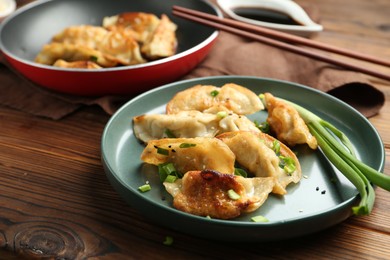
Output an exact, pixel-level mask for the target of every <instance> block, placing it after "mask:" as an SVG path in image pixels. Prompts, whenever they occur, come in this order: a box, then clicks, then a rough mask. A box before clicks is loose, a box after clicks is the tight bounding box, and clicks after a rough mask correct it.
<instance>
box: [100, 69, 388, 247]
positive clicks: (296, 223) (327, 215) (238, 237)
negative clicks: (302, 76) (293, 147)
mask: <svg viewBox="0 0 390 260" xmlns="http://www.w3.org/2000/svg"><path fill="white" fill-rule="evenodd" d="M229 82H233V83H237V84H240V85H242V86H245V87H247V88H249V89H251V90H252V91H254V92H255V93H263V92H266V91H268V92H271V93H273V94H274V95H275V96H278V97H282V98H285V99H288V100H290V101H293V102H296V103H298V104H300V105H302V106H304V107H306V108H307V109H310V110H311V111H312V112H314V113H316V114H317V115H319V116H320V117H323V118H324V119H326V120H328V121H329V122H331V123H333V124H334V125H335V126H336V127H338V128H339V129H341V130H342V131H343V132H344V133H346V134H347V135H348V137H349V138H350V139H351V141H352V143H353V144H354V146H355V148H356V151H357V155H358V157H359V158H360V159H361V160H362V161H363V162H365V163H367V164H368V165H370V166H372V167H373V168H375V169H377V170H380V171H382V170H383V167H384V158H385V154H384V148H383V143H382V141H381V139H380V136H379V135H378V133H377V131H376V130H375V128H374V127H373V126H372V125H371V124H370V123H369V121H368V120H366V118H364V117H363V116H362V115H361V114H360V113H358V112H357V111H356V110H354V109H353V108H351V107H350V106H348V105H347V104H345V103H343V102H341V101H339V100H338V99H336V98H333V97H331V96H329V95H327V94H324V93H322V92H319V91H316V90H313V89H311V88H308V87H305V86H302V85H298V84H295V83H290V82H284V81H277V80H272V79H264V78H256V77H239V76H222V77H209V78H199V79H193V80H187V81H181V82H176V83H172V84H169V85H165V86H162V87H160V88H156V89H153V90H151V91H149V92H146V93H144V94H142V95H140V96H138V97H136V98H134V99H132V100H131V101H129V102H128V103H127V104H125V105H124V106H123V107H122V108H121V109H119V110H118V112H117V113H116V114H115V115H113V116H112V118H111V119H110V121H109V122H108V124H107V126H106V128H105V130H104V133H103V137H102V147H101V148H102V162H103V166H104V168H105V171H106V174H107V177H108V179H109V180H110V182H111V184H112V185H113V187H114V188H115V190H117V192H118V193H119V194H120V195H121V196H122V197H123V199H124V200H126V201H127V202H128V203H129V204H130V205H131V206H132V207H133V208H134V209H136V210H138V211H139V212H140V213H141V214H143V215H145V216H146V217H147V219H148V220H150V221H153V222H154V223H157V224H159V225H162V226H165V227H168V228H172V229H175V230H179V231H182V232H185V233H188V234H191V235H194V236H198V237H203V238H206V239H216V240H224V241H248V242H249V241H251V242H259V241H272V240H281V239H287V238H292V237H297V236H302V235H306V234H310V233H314V232H317V231H319V230H322V229H325V228H328V227H330V226H333V225H335V224H337V223H340V222H342V221H343V220H345V219H346V218H348V217H349V216H350V215H351V207H352V206H353V205H355V204H356V203H357V202H358V201H359V195H358V192H357V190H356V189H355V187H354V186H353V185H352V184H351V183H350V182H349V181H348V180H346V179H345V177H344V176H343V175H342V174H341V173H339V172H338V171H337V170H336V169H334V167H333V166H332V165H331V164H330V163H329V162H328V161H327V159H326V158H325V157H324V156H323V154H322V153H321V152H320V151H318V150H317V151H312V150H310V149H308V148H305V147H299V148H298V149H297V150H298V151H297V152H298V157H299V160H300V162H301V166H302V171H303V175H304V176H305V178H302V181H301V182H300V183H299V184H297V185H290V186H288V194H287V195H285V196H284V197H278V196H274V195H270V197H269V198H268V200H267V201H266V203H265V204H264V205H263V206H262V207H261V208H260V209H258V210H257V211H255V212H254V213H251V214H247V215H243V216H241V217H239V218H237V219H234V220H217V219H208V218H204V217H198V216H193V215H190V214H187V213H183V212H181V211H178V210H176V209H175V208H173V207H172V199H171V197H170V195H169V194H167V193H166V191H165V189H164V187H163V186H162V184H161V183H160V181H159V179H158V176H157V172H156V169H155V168H154V167H148V166H145V165H143V164H142V162H141V160H140V158H139V157H140V154H141V152H142V150H143V147H144V146H143V145H142V144H140V143H139V142H138V140H136V138H135V137H134V135H133V130H132V123H131V121H132V118H133V117H134V116H137V115H141V114H145V113H164V112H165V104H166V103H167V102H168V101H169V100H170V99H171V98H172V97H173V95H174V94H175V93H177V92H178V91H181V90H183V89H186V88H189V87H192V86H194V85H196V84H211V85H216V86H222V85H223V84H225V83H229ZM266 116H267V114H266V112H265V111H262V112H259V113H257V114H255V115H252V116H251V119H253V120H255V119H256V120H258V121H259V122H263V121H264V120H265V118H266ZM146 181H149V182H150V184H151V186H152V190H151V191H149V192H146V193H141V192H139V191H138V187H139V186H141V185H143V184H145V182H146ZM256 215H263V216H265V217H266V218H268V219H269V222H267V223H258V222H257V223H255V222H251V220H250V219H251V217H252V216H256Z"/></svg>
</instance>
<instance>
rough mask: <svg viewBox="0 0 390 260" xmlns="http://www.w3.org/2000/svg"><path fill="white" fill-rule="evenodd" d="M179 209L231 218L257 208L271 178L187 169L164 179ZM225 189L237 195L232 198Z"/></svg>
mask: <svg viewBox="0 0 390 260" xmlns="http://www.w3.org/2000/svg"><path fill="white" fill-rule="evenodd" d="M164 186H165V188H166V190H167V191H168V193H170V194H171V195H172V196H173V206H174V207H175V208H176V209H178V210H181V211H184V212H187V213H190V214H194V215H199V216H209V217H211V218H218V219H232V218H235V217H238V216H239V215H241V214H242V213H245V212H252V211H254V210H256V209H258V208H259V207H260V206H261V205H262V204H263V203H264V201H265V200H266V199H267V197H268V194H269V193H270V192H271V190H272V187H273V179H272V178H243V177H241V176H234V175H231V174H223V173H219V172H216V171H210V170H204V171H190V172H187V173H186V174H185V175H184V177H183V178H182V179H179V180H177V181H175V182H174V183H169V182H164ZM229 190H233V191H234V192H235V193H236V194H238V195H239V196H240V197H239V198H238V199H232V198H231V197H229V195H228V192H229Z"/></svg>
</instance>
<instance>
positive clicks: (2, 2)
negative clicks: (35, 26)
mask: <svg viewBox="0 0 390 260" xmlns="http://www.w3.org/2000/svg"><path fill="white" fill-rule="evenodd" d="M15 10H16V2H15V0H0V22H1V21H2V20H3V19H4V18H6V17H7V16H8V15H10V14H12V13H13V12H14V11H15Z"/></svg>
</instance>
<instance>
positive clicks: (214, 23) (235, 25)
mask: <svg viewBox="0 0 390 260" xmlns="http://www.w3.org/2000/svg"><path fill="white" fill-rule="evenodd" d="M172 13H173V14H174V15H176V16H178V17H181V18H185V19H188V20H191V21H194V22H198V23H201V24H204V25H207V26H211V27H214V28H217V29H220V30H224V31H227V32H230V33H233V34H237V35H240V36H244V37H247V38H250V39H253V40H257V41H260V42H262V43H265V44H268V45H271V46H274V47H277V48H281V49H284V50H287V51H290V52H293V53H296V54H300V55H303V56H306V57H310V58H314V59H317V60H320V61H323V62H327V63H330V64H333V65H337V66H340V67H343V68H348V69H351V70H354V71H358V72H361V73H364V74H367V75H371V76H375V77H377V78H381V79H385V80H389V81H390V75H387V74H384V73H381V72H378V71H376V70H374V69H370V68H367V67H363V66H358V65H355V64H353V63H349V62H347V61H341V60H337V59H335V58H331V57H329V56H325V55H323V54H321V53H318V52H315V51H313V50H310V49H305V48H302V47H301V46H296V45H292V44H291V43H297V44H301V45H305V46H309V47H312V48H316V49H321V50H325V51H329V52H333V53H337V54H341V55H344V56H348V57H352V58H356V59H359V60H363V61H367V62H371V63H375V64H379V65H383V66H387V67H390V62H389V61H387V60H381V59H378V58H376V57H372V56H369V55H364V54H361V53H357V52H353V51H350V50H347V49H342V48H338V47H335V46H331V45H327V44H324V43H319V42H315V41H313V40H309V39H306V38H302V37H298V36H294V35H290V34H287V33H282V32H279V31H276V30H272V29H267V28H263V27H259V26H254V25H250V24H246V23H243V22H239V21H235V20H232V19H228V18H220V17H218V16H216V15H211V14H207V13H203V12H200V11H196V10H191V9H188V8H184V7H180V6H173V11H172ZM263 35H265V36H263ZM271 37H272V38H277V39H280V40H284V41H287V42H288V43H286V42H283V41H279V40H275V39H272V38H271Z"/></svg>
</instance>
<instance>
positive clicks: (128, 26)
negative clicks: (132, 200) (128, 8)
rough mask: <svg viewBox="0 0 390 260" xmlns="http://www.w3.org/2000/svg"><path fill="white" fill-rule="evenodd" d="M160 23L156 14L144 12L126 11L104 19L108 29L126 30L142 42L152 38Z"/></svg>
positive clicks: (104, 24) (125, 31) (104, 25)
mask: <svg viewBox="0 0 390 260" xmlns="http://www.w3.org/2000/svg"><path fill="white" fill-rule="evenodd" d="M159 23H160V19H159V18H158V17H157V16H156V15H154V14H150V13H143V12H126V13H121V14H118V15H114V16H107V17H104V19H103V27H104V28H106V29H107V30H110V31H121V32H124V33H126V34H127V35H129V36H130V37H132V38H134V39H135V40H136V41H138V42H140V43H144V42H146V40H147V39H148V38H150V36H151V34H152V33H153V32H154V31H155V30H156V28H157V27H158V25H159Z"/></svg>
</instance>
